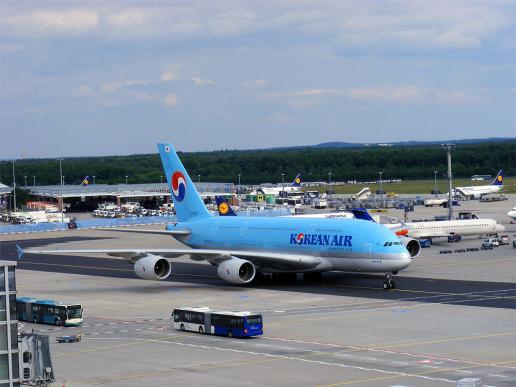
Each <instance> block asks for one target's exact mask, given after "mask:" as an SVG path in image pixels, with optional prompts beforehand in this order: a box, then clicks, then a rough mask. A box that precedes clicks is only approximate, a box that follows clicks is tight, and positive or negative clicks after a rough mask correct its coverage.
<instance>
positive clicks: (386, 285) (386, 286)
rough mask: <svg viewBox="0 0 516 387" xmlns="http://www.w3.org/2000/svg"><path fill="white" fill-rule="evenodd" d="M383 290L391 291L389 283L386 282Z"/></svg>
mask: <svg viewBox="0 0 516 387" xmlns="http://www.w3.org/2000/svg"><path fill="white" fill-rule="evenodd" d="M383 288H384V289H385V290H389V289H390V286H389V282H387V281H385V282H384V283H383Z"/></svg>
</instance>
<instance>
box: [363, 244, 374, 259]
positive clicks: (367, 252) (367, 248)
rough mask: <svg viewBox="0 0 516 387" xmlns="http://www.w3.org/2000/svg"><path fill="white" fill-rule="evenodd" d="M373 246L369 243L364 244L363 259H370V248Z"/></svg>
mask: <svg viewBox="0 0 516 387" xmlns="http://www.w3.org/2000/svg"><path fill="white" fill-rule="evenodd" d="M372 247H373V245H372V244H371V243H364V257H366V258H371V248H372Z"/></svg>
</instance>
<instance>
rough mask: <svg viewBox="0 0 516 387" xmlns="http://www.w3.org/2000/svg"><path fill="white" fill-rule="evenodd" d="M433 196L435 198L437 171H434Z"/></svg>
mask: <svg viewBox="0 0 516 387" xmlns="http://www.w3.org/2000/svg"><path fill="white" fill-rule="evenodd" d="M434 195H435V197H437V171H434Z"/></svg>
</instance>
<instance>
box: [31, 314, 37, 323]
mask: <svg viewBox="0 0 516 387" xmlns="http://www.w3.org/2000/svg"><path fill="white" fill-rule="evenodd" d="M32 322H33V323H34V324H37V323H38V318H37V317H36V316H34V317H32Z"/></svg>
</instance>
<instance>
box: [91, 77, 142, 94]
mask: <svg viewBox="0 0 516 387" xmlns="http://www.w3.org/2000/svg"><path fill="white" fill-rule="evenodd" d="M148 83H149V81H145V80H129V81H121V82H110V83H104V84H103V85H102V86H101V87H100V89H101V90H102V92H103V93H113V92H115V91H118V90H121V89H124V88H130V87H132V86H146V85H147V84H148Z"/></svg>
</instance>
